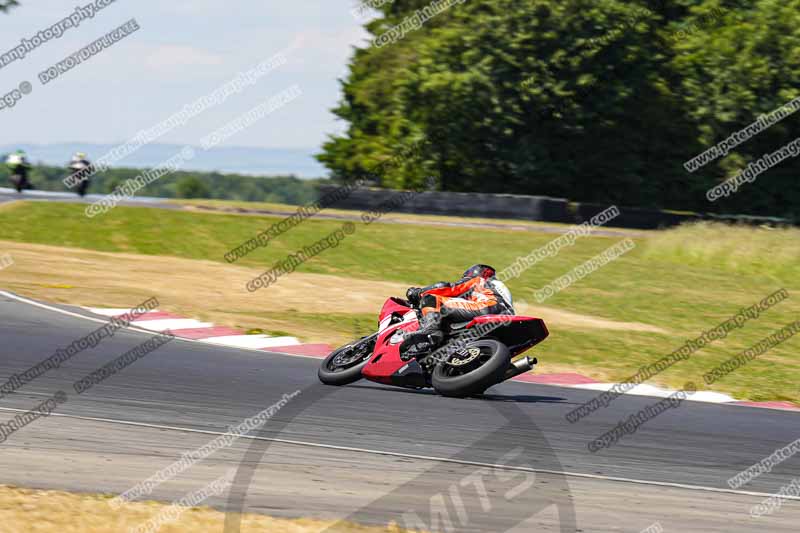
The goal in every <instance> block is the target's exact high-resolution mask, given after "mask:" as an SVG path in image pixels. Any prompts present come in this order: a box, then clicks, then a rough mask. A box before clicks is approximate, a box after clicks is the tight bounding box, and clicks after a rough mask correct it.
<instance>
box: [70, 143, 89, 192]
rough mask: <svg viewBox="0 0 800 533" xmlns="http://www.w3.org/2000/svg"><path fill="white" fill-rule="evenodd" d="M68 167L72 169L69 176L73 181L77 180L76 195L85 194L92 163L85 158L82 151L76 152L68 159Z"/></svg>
mask: <svg viewBox="0 0 800 533" xmlns="http://www.w3.org/2000/svg"><path fill="white" fill-rule="evenodd" d="M68 168H69V169H70V170H71V171H72V174H71V176H70V177H71V178H72V181H73V183H74V182H77V188H76V189H75V192H77V193H78V196H81V197H83V196H86V191H87V190H88V189H89V176H91V175H92V164H91V163H90V162H89V161H88V160H87V159H86V155H85V154H83V153H80V152H79V153H77V154H75V156H73V158H72V161H70V163H69V166H68Z"/></svg>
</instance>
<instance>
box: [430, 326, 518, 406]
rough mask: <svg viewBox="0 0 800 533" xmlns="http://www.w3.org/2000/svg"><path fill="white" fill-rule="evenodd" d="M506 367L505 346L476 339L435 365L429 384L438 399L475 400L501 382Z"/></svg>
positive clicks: (507, 363) (509, 358)
mask: <svg viewBox="0 0 800 533" xmlns="http://www.w3.org/2000/svg"><path fill="white" fill-rule="evenodd" d="M510 364H511V353H510V352H509V351H508V347H506V345H505V344H503V343H502V342H500V341H496V340H494V339H480V340H476V341H473V342H470V343H469V344H467V345H466V347H465V348H464V349H463V350H462V351H461V352H458V353H454V354H452V355H451V356H450V357H448V359H447V360H446V361H442V362H441V363H439V364H437V365H436V367H435V368H434V369H433V374H432V376H431V383H432V385H433V388H434V389H435V390H436V392H438V393H439V394H441V395H442V396H451V397H455V398H464V397H466V396H475V395H478V394H482V393H483V391H485V390H486V389H488V388H489V387H491V386H492V385H496V384H498V383H500V382H501V381H503V377H504V376H505V372H506V370H507V369H508V365H510Z"/></svg>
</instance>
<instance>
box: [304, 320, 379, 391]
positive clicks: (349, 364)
mask: <svg viewBox="0 0 800 533" xmlns="http://www.w3.org/2000/svg"><path fill="white" fill-rule="evenodd" d="M377 339H378V334H377V333H373V334H372V335H369V336H367V337H362V338H360V339H359V340H357V341H355V342H352V343H350V344H347V345H345V346H342V347H341V348H339V349H337V350H334V351H333V352H331V353H330V355H328V357H326V358H325V360H324V361H322V364H321V365H320V367H319V371H318V372H317V376H318V377H319V380H320V381H321V382H323V383H324V384H325V385H336V386H341V385H348V384H350V383H355V382H356V381H358V380H359V379H361V370H362V369H363V368H364V366H365V365H366V364H367V361H369V358H370V357H372V352H373V351H374V350H375V341H376V340H377Z"/></svg>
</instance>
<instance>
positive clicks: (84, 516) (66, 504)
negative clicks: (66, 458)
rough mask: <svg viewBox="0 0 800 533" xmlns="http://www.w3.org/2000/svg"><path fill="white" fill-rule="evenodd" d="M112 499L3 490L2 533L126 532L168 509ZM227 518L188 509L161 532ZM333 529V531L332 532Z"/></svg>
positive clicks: (265, 525) (252, 523)
mask: <svg viewBox="0 0 800 533" xmlns="http://www.w3.org/2000/svg"><path fill="white" fill-rule="evenodd" d="M108 502H109V497H107V496H103V495H96V494H73V493H69V492H62V491H55V490H32V489H22V488H16V487H8V486H5V485H0V531H2V532H3V533H121V532H122V533H127V532H128V531H129V530H130V528H135V527H139V526H141V525H142V524H144V523H145V522H147V521H148V520H150V519H152V518H155V517H156V516H158V514H159V513H161V512H162V511H163V510H164V509H166V508H167V507H168V506H169V504H165V503H160V502H152V501H148V502H135V503H129V504H126V505H125V506H123V507H121V508H120V509H118V510H115V509H113V508H112V507H111V506H110V505H109V503H108ZM224 521H225V514H224V513H222V512H220V511H216V510H214V509H211V508H208V507H194V508H190V509H187V510H186V511H185V512H184V513H183V514H181V515H180V516H179V518H178V520H176V521H175V522H172V523H167V524H164V525H163V526H162V527H161V528H160V529H159V530H158V531H159V533H185V532H192V533H196V532H205V531H223V529H224ZM328 528H330V529H328ZM323 530H324V531H326V532H327V531H330V532H331V533H333V532H342V533H344V532H352V533H378V532H385V533H401V532H402V531H405V530H401V529H400V528H399V527H396V526H394V525H389V526H386V527H367V526H360V525H357V524H352V523H345V522H338V523H337V522H334V521H322V520H311V519H296V520H290V519H279V518H271V517H269V516H263V515H257V514H245V515H242V526H241V531H242V532H245V533H247V532H264V531H269V532H271V533H312V532H317V531H323Z"/></svg>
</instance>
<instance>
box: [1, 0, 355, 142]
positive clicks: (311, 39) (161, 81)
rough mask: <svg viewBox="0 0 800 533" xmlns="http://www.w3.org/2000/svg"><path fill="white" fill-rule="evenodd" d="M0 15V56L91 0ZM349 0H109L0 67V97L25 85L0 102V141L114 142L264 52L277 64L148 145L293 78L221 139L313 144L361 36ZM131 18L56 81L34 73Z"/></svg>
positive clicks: (205, 128)
mask: <svg viewBox="0 0 800 533" xmlns="http://www.w3.org/2000/svg"><path fill="white" fill-rule="evenodd" d="M21 1H22V5H21V6H20V7H17V8H15V9H13V10H12V11H11V12H10V14H8V15H0V54H3V53H5V52H7V51H9V50H10V49H12V48H13V47H15V46H17V45H19V44H20V39H21V38H23V37H24V38H30V37H32V36H33V35H35V34H36V33H38V32H39V31H40V30H43V29H45V28H48V27H50V26H51V25H53V24H55V23H56V22H58V21H59V20H61V19H63V18H64V17H67V16H69V15H70V14H72V13H74V11H75V7H76V6H77V5H85V4H87V3H89V2H90V1H91V2H94V0H77V1H74V2H64V1H61V2H56V1H52V0H21ZM355 5H356V0H303V1H293V2H290V1H275V0H266V1H265V0H260V1H257V0H236V1H229V2H224V1H210V0H186V1H182V0H178V1H176V0H161V1H154V0H116V2H115V3H113V4H111V5H109V6H108V7H106V8H104V9H103V10H101V11H99V12H97V14H96V15H95V16H94V18H93V19H88V20H85V21H83V22H81V23H80V26H78V27H77V28H69V29H67V31H66V32H65V33H64V35H63V36H62V37H61V38H58V39H52V40H50V41H48V42H46V43H43V44H42V45H41V46H40V47H38V48H37V49H35V50H33V51H31V52H29V53H28V55H27V56H26V57H25V58H24V59H22V60H17V61H14V62H12V63H10V64H9V65H7V66H5V67H3V68H0V97H2V95H4V94H6V93H8V92H9V91H11V90H13V89H15V88H17V87H19V85H20V83H21V82H25V81H27V82H30V83H31V85H32V87H33V89H32V92H31V93H30V94H28V95H26V96H23V98H22V99H21V100H20V101H18V102H17V104H16V106H15V107H13V108H6V109H0V144H12V143H17V142H33V143H54V142H73V141H80V142H92V143H109V142H118V141H124V140H126V139H128V138H129V137H132V136H133V135H135V134H136V132H138V131H139V130H142V129H147V128H151V127H153V126H155V125H156V124H157V123H159V122H160V121H162V120H164V119H165V118H167V117H168V116H170V115H171V114H173V113H175V112H177V111H179V110H181V109H182V108H183V106H184V105H185V104H187V103H189V102H191V101H193V100H194V99H196V98H198V97H200V96H203V95H204V94H207V93H210V92H211V91H213V90H214V89H216V88H217V87H219V86H220V85H222V84H224V83H225V82H227V81H229V80H231V79H232V78H234V77H235V76H236V74H237V73H238V72H239V71H244V70H247V69H249V68H252V67H253V66H255V65H256V64H258V63H259V62H261V61H264V60H265V59H267V58H269V57H270V56H272V55H273V54H275V53H276V52H280V51H285V52H286V57H287V59H288V63H287V64H285V65H283V66H281V67H279V68H278V69H277V70H275V71H273V72H272V73H270V74H268V75H267V76H265V77H263V78H261V79H260V81H259V82H258V83H257V84H255V85H253V86H251V87H249V88H247V89H245V90H244V91H243V92H241V93H239V94H237V95H233V96H231V97H229V98H228V99H227V100H226V101H225V102H224V103H222V104H221V105H219V106H216V107H214V108H212V109H209V110H206V111H204V112H202V113H201V114H200V115H198V116H196V117H195V118H193V119H191V120H190V121H189V122H187V123H186V124H184V125H183V126H181V127H179V128H177V129H175V130H173V131H171V132H170V133H168V134H166V135H165V136H164V137H163V138H161V139H159V141H158V142H166V143H177V144H194V145H196V144H198V143H199V140H200V139H201V138H202V137H204V136H205V135H207V134H208V133H210V132H211V131H213V130H216V129H217V128H219V127H221V126H223V125H224V124H225V123H227V122H229V121H230V120H232V119H234V118H236V117H238V116H239V115H240V114H241V113H244V112H246V111H248V110H249V109H251V108H253V107H255V106H256V105H258V104H259V103H261V102H263V101H264V100H266V99H268V98H269V97H270V96H272V95H274V94H277V93H279V92H281V91H283V90H284V89H286V88H287V87H290V86H291V85H293V84H297V85H298V86H299V88H300V89H301V91H302V92H303V94H302V96H300V97H299V98H297V99H296V100H294V101H292V102H290V103H289V104H287V105H286V106H285V107H283V108H281V109H279V110H277V111H275V112H274V113H272V114H271V115H269V116H267V117H265V118H264V119H262V120H261V121H260V122H258V123H257V124H255V125H253V126H251V127H249V128H248V129H246V130H244V131H242V132H240V133H238V134H237V135H235V136H233V137H232V138H230V139H228V140H227V141H226V142H225V143H224V144H223V146H259V147H276V148H289V147H291V148H309V147H317V146H319V145H320V143H321V142H322V141H323V140H324V139H325V136H326V134H327V133H332V132H335V131H338V130H339V129H341V128H342V127H343V126H342V124H341V123H340V122H339V121H336V120H335V119H334V116H333V115H332V114H331V113H330V111H329V109H330V108H331V107H332V106H334V105H335V104H336V102H337V101H338V99H339V94H340V88H339V83H338V82H337V80H336V78H337V77H340V76H341V75H342V74H343V73H344V71H345V66H346V63H347V61H348V59H349V58H350V56H351V55H352V53H353V49H352V47H353V46H354V45H363V43H365V41H366V38H367V34H366V32H364V30H363V29H362V26H361V24H360V23H359V21H357V20H356V19H355V18H354V17H353V15H352V14H351V10H352V9H353V8H354V7H355ZM131 18H135V19H136V21H137V22H138V24H139V26H140V28H141V29H140V30H138V31H137V32H135V33H133V34H131V35H129V36H128V37H126V38H125V39H123V40H121V41H120V42H118V43H116V44H114V45H113V46H111V47H110V48H108V49H106V50H103V51H102V52H100V53H99V54H98V55H96V56H94V57H92V58H91V59H89V60H87V61H86V62H84V63H82V64H79V65H77V66H75V68H74V69H72V70H70V71H69V72H66V73H64V74H62V75H61V76H60V77H59V78H58V79H55V80H53V81H51V82H49V83H48V84H46V85H42V84H41V82H40V81H39V79H38V74H39V73H40V72H41V71H43V70H45V69H47V68H48V67H50V66H52V65H54V64H55V63H56V62H58V61H61V60H63V59H64V58H65V57H67V56H68V55H70V54H72V53H73V52H76V51H78V50H79V49H81V48H82V47H84V46H86V45H88V44H89V43H91V42H93V41H94V40H96V39H98V38H100V37H102V36H103V35H105V34H106V33H107V32H109V31H111V30H112V29H114V28H116V27H118V26H120V25H122V24H124V23H125V22H126V21H128V20H129V19H131Z"/></svg>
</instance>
